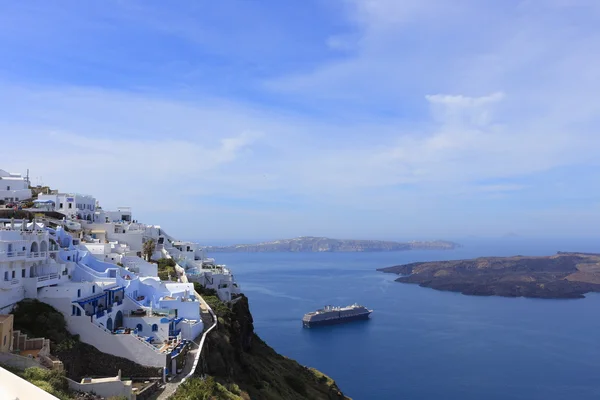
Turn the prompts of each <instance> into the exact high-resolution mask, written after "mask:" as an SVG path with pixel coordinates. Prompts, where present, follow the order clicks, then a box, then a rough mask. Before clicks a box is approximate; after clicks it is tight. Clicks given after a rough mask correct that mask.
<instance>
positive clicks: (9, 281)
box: [4, 279, 19, 285]
mask: <svg viewBox="0 0 600 400" xmlns="http://www.w3.org/2000/svg"><path fill="white" fill-rule="evenodd" d="M4 282H7V283H9V284H11V285H17V284H18V283H19V280H18V279H5V280H4Z"/></svg>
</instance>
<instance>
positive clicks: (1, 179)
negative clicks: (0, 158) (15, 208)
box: [0, 169, 31, 202]
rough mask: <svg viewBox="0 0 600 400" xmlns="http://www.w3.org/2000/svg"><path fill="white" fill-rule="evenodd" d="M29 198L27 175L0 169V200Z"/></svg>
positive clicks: (29, 190) (10, 200) (9, 200)
mask: <svg viewBox="0 0 600 400" xmlns="http://www.w3.org/2000/svg"><path fill="white" fill-rule="evenodd" d="M30 198H31V189H29V179H28V178H27V177H23V176H22V175H21V174H19V173H13V172H6V171H4V170H3V169H0V200H4V201H5V202H12V201H21V200H27V199H30Z"/></svg>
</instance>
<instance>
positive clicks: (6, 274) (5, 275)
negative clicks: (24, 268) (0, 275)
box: [4, 271, 8, 281]
mask: <svg viewBox="0 0 600 400" xmlns="http://www.w3.org/2000/svg"><path fill="white" fill-rule="evenodd" d="M4 280H5V281H7V280H8V271H4Z"/></svg>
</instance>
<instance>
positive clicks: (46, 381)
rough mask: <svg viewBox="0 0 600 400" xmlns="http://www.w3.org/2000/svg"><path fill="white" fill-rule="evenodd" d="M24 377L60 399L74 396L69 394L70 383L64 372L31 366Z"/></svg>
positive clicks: (65, 399) (66, 399) (64, 399)
mask: <svg viewBox="0 0 600 400" xmlns="http://www.w3.org/2000/svg"><path fill="white" fill-rule="evenodd" d="M23 378H24V379H25V380H27V381H28V382H31V383H32V384H34V385H35V386H37V387H39V388H40V389H42V390H45V391H46V392H48V393H50V394H52V395H54V396H56V397H58V398H59V399H63V400H68V399H71V398H72V397H71V395H70V394H69V383H68V382H67V379H66V378H65V375H64V373H63V372H60V371H56V370H48V369H44V368H40V367H31V368H27V369H26V370H25V372H24V373H23Z"/></svg>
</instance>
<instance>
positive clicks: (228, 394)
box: [170, 376, 250, 400]
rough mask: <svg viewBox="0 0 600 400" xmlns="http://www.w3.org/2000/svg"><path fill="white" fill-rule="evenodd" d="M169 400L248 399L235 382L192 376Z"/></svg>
mask: <svg viewBox="0 0 600 400" xmlns="http://www.w3.org/2000/svg"><path fill="white" fill-rule="evenodd" d="M170 399H171V400H250V396H248V394H247V393H244V392H242V391H241V390H240V388H239V386H238V385H236V384H228V385H222V384H220V383H219V382H217V381H216V380H215V379H214V378H213V377H210V376H209V377H208V378H206V379H204V380H203V379H200V378H192V379H190V380H188V381H186V382H185V383H183V384H182V385H181V386H180V387H179V388H178V389H177V392H176V393H175V395H174V396H172V397H171V398H170Z"/></svg>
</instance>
